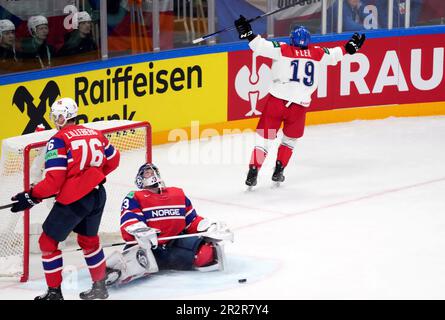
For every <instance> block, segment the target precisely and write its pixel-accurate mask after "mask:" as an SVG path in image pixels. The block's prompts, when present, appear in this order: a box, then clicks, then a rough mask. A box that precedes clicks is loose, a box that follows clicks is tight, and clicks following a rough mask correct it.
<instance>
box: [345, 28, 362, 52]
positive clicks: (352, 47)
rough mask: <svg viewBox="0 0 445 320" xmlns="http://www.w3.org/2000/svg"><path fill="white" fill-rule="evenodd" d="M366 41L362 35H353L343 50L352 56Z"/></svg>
mask: <svg viewBox="0 0 445 320" xmlns="http://www.w3.org/2000/svg"><path fill="white" fill-rule="evenodd" d="M365 40H366V36H365V34H364V33H362V34H358V33H357V32H356V33H354V34H353V35H352V37H351V39H350V40H349V41H348V42H347V43H346V44H345V50H346V52H347V53H349V54H354V53H356V52H357V51H358V50H360V48H361V47H362V45H363V43H364V42H365Z"/></svg>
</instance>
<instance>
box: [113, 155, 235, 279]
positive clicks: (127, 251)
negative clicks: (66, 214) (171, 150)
mask: <svg viewBox="0 0 445 320" xmlns="http://www.w3.org/2000/svg"><path fill="white" fill-rule="evenodd" d="M135 183H136V186H137V187H138V188H139V189H141V190H138V191H132V192H130V193H129V194H128V195H127V197H126V198H125V199H124V201H123V203H122V209H121V233H122V238H123V239H124V240H125V242H126V246H125V248H124V250H123V251H122V252H114V253H113V254H111V255H110V256H109V257H108V259H107V261H106V265H107V279H106V284H107V285H113V284H124V283H128V282H130V281H132V280H134V279H137V278H140V277H144V276H146V275H149V274H151V273H156V272H158V271H159V270H168V269H170V270H171V269H173V270H199V271H213V270H223V269H224V261H225V257H224V248H223V245H222V240H226V239H228V240H232V241H233V234H232V232H231V231H230V230H229V229H228V228H227V227H226V226H225V224H223V223H219V222H218V223H217V222H212V221H210V220H209V219H205V218H203V217H201V216H199V215H198V214H197V213H196V211H195V209H194V208H193V206H192V204H191V201H190V200H189V199H188V198H187V197H186V196H185V194H184V192H183V190H182V189H180V188H174V187H168V188H167V187H165V185H164V181H163V180H162V179H161V176H160V173H159V170H158V168H157V167H156V166H154V165H153V164H151V163H146V164H144V165H142V166H141V167H140V168H139V170H138V173H137V175H136V179H135ZM158 235H160V237H158ZM195 235H196V236H195Z"/></svg>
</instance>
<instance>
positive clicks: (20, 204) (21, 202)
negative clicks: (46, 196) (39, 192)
mask: <svg viewBox="0 0 445 320" xmlns="http://www.w3.org/2000/svg"><path fill="white" fill-rule="evenodd" d="M11 201H16V202H14V203H13V204H12V208H11V211H12V212H20V211H23V210H26V209H29V208H32V207H33V206H35V205H36V204H38V203H39V202H41V200H39V199H36V198H34V197H33V196H31V192H26V191H23V192H20V193H17V194H16V195H15V196H13V197H12V198H11Z"/></svg>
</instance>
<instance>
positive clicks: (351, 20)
mask: <svg viewBox="0 0 445 320" xmlns="http://www.w3.org/2000/svg"><path fill="white" fill-rule="evenodd" d="M385 1H386V0H385ZM329 10H330V11H329V14H328V31H330V32H332V31H333V30H337V16H338V1H334V2H333V3H332V5H331V8H330V9H329ZM377 17H378V14H377V7H376V5H375V0H345V1H343V31H358V30H369V29H377V28H379V26H378V21H377Z"/></svg>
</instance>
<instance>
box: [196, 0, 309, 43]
mask: <svg viewBox="0 0 445 320" xmlns="http://www.w3.org/2000/svg"><path fill="white" fill-rule="evenodd" d="M305 1H306V0H300V1H298V2H296V3H293V4H290V5H288V6H285V7H283V8H280V9H276V10H273V11H270V12H266V13H263V14H262V15H259V16H256V17H255V18H252V19H248V20H247V22H248V23H251V22H253V21H255V20H258V19H262V18H264V17H267V16H270V15H273V14H275V13H278V12H280V11H284V10H286V9H289V8H291V7H295V6H296V5H298V4H301V3H303V4H304V2H305ZM233 29H236V27H235V26H234V25H233V26H230V27H226V28H224V29H221V30H218V31H216V32H213V33H210V34H206V35H205V36H202V37H201V38H197V39H195V40H193V41H192V43H193V44H197V43H200V42H202V41H204V40H206V39H208V38H212V37H214V36H216V35H217V34H219V33H221V32H226V31H230V30H233Z"/></svg>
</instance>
